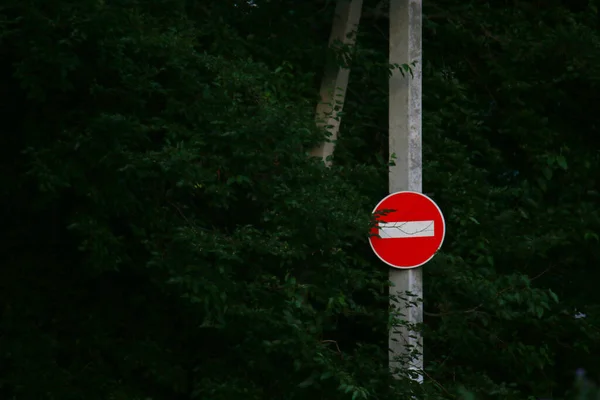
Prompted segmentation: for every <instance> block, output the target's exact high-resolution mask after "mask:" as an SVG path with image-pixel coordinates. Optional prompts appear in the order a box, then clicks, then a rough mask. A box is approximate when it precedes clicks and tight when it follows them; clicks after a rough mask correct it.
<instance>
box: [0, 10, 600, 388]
mask: <svg viewBox="0 0 600 400" xmlns="http://www.w3.org/2000/svg"><path fill="white" fill-rule="evenodd" d="M424 7H425V9H424V14H425V16H424V20H425V21H424V22H425V24H424V65H423V67H424V120H423V122H424V129H423V137H424V160H425V163H424V179H425V182H424V191H425V192H426V193H429V194H430V195H431V197H433V198H434V199H435V200H436V202H437V203H438V204H439V205H440V206H441V208H442V209H443V210H444V212H445V217H446V223H447V226H448V234H447V236H446V241H445V243H444V248H443V252H441V253H440V254H438V255H437V256H436V257H435V259H434V260H433V261H432V262H430V263H429V264H427V266H426V267H425V269H424V274H425V278H424V279H425V293H426V295H425V304H424V307H425V311H426V314H425V323H424V326H423V330H424V336H425V347H424V353H425V360H426V371H425V372H426V378H425V382H424V384H423V385H417V384H414V383H413V382H411V381H410V380H408V379H400V380H393V379H391V378H390V376H389V374H388V371H387V329H388V315H387V301H388V299H387V270H386V269H385V268H383V266H382V265H381V264H380V263H379V262H378V261H377V259H376V257H375V256H373V255H372V254H371V250H370V249H369V247H368V245H367V242H366V232H368V226H369V224H370V215H369V213H370V211H371V209H372V207H373V205H374V204H376V202H377V201H378V199H380V198H381V197H382V196H383V195H384V194H385V193H386V189H387V176H386V173H387V160H388V158H389V155H388V154H387V149H386V146H387V145H386V143H387V137H386V134H387V74H388V64H387V37H386V35H387V34H386V32H387V26H388V21H387V18H386V16H385V12H383V11H382V10H385V7H383V8H382V7H380V4H377V2H375V1H373V2H369V1H365V10H364V13H363V19H362V20H361V25H360V32H359V35H358V41H357V46H356V48H355V49H353V50H352V53H351V55H352V72H351V81H350V89H349V93H348V98H347V102H346V106H345V109H344V116H343V119H342V128H341V132H342V133H341V137H340V140H339V142H338V145H337V148H336V154H335V157H334V165H333V167H332V168H326V167H325V166H324V165H322V163H321V162H320V161H318V160H314V159H310V158H308V157H307V156H306V151H307V150H308V149H310V148H312V147H313V146H314V145H315V144H316V143H318V142H319V141H321V140H322V139H323V136H324V134H323V132H320V131H319V130H317V128H316V127H315V123H314V108H315V105H316V101H317V93H318V85H319V81H320V77H321V73H322V70H323V66H324V63H325V60H326V58H327V49H326V43H327V38H328V35H329V29H330V24H331V20H332V16H333V9H334V4H333V2H330V1H321V2H319V1H315V2H297V1H296V2H293V1H285V0H280V1H268V0H265V1H256V2H254V3H252V4H249V3H245V2H234V1H229V0H219V1H202V2H195V1H180V0H171V1H169V2H167V1H162V0H149V1H147V2H137V1H131V0H118V1H112V0H103V1H97V0H95V1H92V0H78V1H71V0H51V1H49V0H45V1H41V0H31V1H28V2H23V1H17V0H6V1H4V2H3V3H2V5H0V59H2V61H3V62H2V63H1V64H0V69H1V72H2V77H3V84H2V88H3V89H4V90H3V91H2V93H1V94H0V98H1V102H2V107H1V108H0V109H1V110H2V116H3V119H2V120H3V129H4V135H2V146H1V149H2V151H3V154H2V158H1V159H0V168H1V169H2V172H3V173H2V175H1V176H2V180H3V181H2V202H3V203H2V210H3V213H4V214H3V218H2V221H3V225H2V229H3V236H4V238H5V239H4V240H3V241H2V242H1V246H2V248H1V253H2V254H3V255H4V256H5V257H4V263H3V268H2V269H1V270H0V271H1V272H0V274H1V276H0V302H1V305H2V309H1V310H2V319H1V322H0V397H1V398H5V399H27V400H28V399H61V400H69V399H73V400H76V399H86V400H88V399H103V400H104V399H119V400H135V399H140V400H141V399H153V400H160V399H168V400H176V399H193V398H199V399H210V400H220V399H228V400H229V399H282V400H285V399H294V400H296V399H309V398H310V399H315V398H322V399H328V400H331V399H353V400H354V399H382V398H386V399H390V398H397V399H403V398H406V397H407V396H408V395H410V393H411V392H413V391H415V390H416V391H418V392H419V395H420V396H421V397H422V398H426V399H449V398H459V397H460V396H462V395H461V393H463V392H464V393H467V392H469V393H471V395H473V396H475V397H477V398H493V399H498V400H510V399H519V400H522V399H526V398H529V397H531V398H535V397H540V398H541V397H548V398H550V397H552V398H555V399H558V398H566V397H570V396H571V395H572V392H571V391H570V389H571V387H572V382H573V374H574V371H575V369H577V368H585V369H586V370H587V371H588V373H589V375H590V376H592V377H594V376H596V375H598V373H600V371H599V370H598V366H597V363H596V360H595V358H594V357H593V355H594V354H597V352H598V351H599V350H600V349H599V348H598V346H599V343H600V337H599V332H598V328H597V327H598V321H599V318H600V315H599V314H598V312H599V305H600V297H599V294H598V291H597V290H595V284H596V281H597V278H599V273H598V272H597V271H596V269H595V264H596V263H597V261H598V260H599V259H600V253H599V250H598V248H599V247H598V242H599V241H600V240H599V239H598V235H599V233H598V232H599V231H600V229H599V228H600V208H599V207H598V205H599V204H600V202H599V201H598V200H599V193H598V178H597V171H598V170H599V167H600V157H599V152H598V148H600V147H599V145H600V143H599V142H598V135H597V130H598V122H599V121H598V114H597V113H596V112H595V106H596V103H597V101H598V100H599V99H598V93H599V91H598V89H599V87H598V86H599V84H600V71H598V68H600V67H599V66H600V62H599V61H600V49H599V34H598V29H597V27H598V13H597V8H596V5H595V2H594V1H568V2H560V1H552V0H547V1H518V2H504V1H495V2H491V1H489V2H488V1H470V2H461V1H457V0H436V1H435V2H425V5H424ZM578 313H583V314H585V318H576V316H577V315H578ZM579 316H581V315H579ZM586 382H587V381H586Z"/></svg>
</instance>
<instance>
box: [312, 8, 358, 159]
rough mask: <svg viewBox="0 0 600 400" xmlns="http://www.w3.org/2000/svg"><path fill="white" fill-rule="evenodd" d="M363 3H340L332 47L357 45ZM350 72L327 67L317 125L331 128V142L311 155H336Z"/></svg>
mask: <svg viewBox="0 0 600 400" xmlns="http://www.w3.org/2000/svg"><path fill="white" fill-rule="evenodd" d="M361 9H362V0H338V2H337V7H336V9H335V15H334V17H333V25H332V27H331V36H330V37H329V45H330V46H331V45H333V44H334V43H336V42H340V43H343V44H345V45H350V46H352V45H354V40H355V35H354V34H353V33H354V32H355V31H356V30H357V28H358V22H359V20H360V14H361ZM349 76H350V69H348V68H340V67H339V65H338V64H337V63H335V62H329V63H328V65H327V66H326V67H325V74H324V76H323V80H322V82H321V102H320V103H319V104H318V105H317V112H316V114H317V115H316V117H317V124H318V125H319V126H321V127H330V128H329V132H330V133H331V138H330V139H331V140H332V141H331V142H324V143H322V144H321V145H320V146H319V147H317V148H315V149H313V150H312V151H311V154H312V155H313V156H316V157H321V158H323V160H326V159H327V157H329V156H331V155H332V154H333V150H334V146H335V143H334V142H333V141H335V140H336V139H337V137H338V132H339V129H340V118H339V117H338V115H337V114H338V113H339V112H341V111H342V108H343V106H344V99H345V97H346V89H347V87H348V78H349Z"/></svg>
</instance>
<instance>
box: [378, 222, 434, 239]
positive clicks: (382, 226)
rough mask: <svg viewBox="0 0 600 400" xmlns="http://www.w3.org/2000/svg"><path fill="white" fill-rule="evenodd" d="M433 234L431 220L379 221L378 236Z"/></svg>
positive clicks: (390, 237)
mask: <svg viewBox="0 0 600 400" xmlns="http://www.w3.org/2000/svg"><path fill="white" fill-rule="evenodd" d="M431 236H434V229H433V221H406V222H380V223H379V237H380V238H382V239H401V238H411V237H431Z"/></svg>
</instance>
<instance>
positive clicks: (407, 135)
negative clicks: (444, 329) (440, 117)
mask: <svg viewBox="0 0 600 400" xmlns="http://www.w3.org/2000/svg"><path fill="white" fill-rule="evenodd" d="M421 9H422V3H421V0H390V18H389V20H390V48H389V51H390V54H389V59H390V64H394V65H395V64H398V65H403V64H408V65H412V76H411V74H410V73H406V72H405V74H404V76H403V74H402V73H401V71H400V70H399V69H397V68H396V69H394V72H393V75H392V77H391V78H390V81H389V153H390V155H395V157H396V158H395V160H394V161H395V165H394V166H391V167H390V170H389V191H390V193H394V192H398V191H404V190H410V191H415V192H421V191H422V168H421V114H422V107H421V79H422V69H421V12H422V11H421ZM413 63H414V64H413ZM422 276H423V275H422V270H421V268H412V269H408V270H400V269H395V268H392V269H390V281H391V282H392V284H393V286H392V287H391V288H390V308H391V310H394V311H395V312H398V313H400V314H402V318H403V319H404V320H406V321H407V322H408V323H409V324H416V323H420V322H422V321H423V309H422V304H421V303H417V305H412V306H411V305H407V304H406V303H407V302H408V301H410V302H415V301H416V300H417V299H418V298H422V297H423V285H422ZM407 292H409V293H411V294H412V295H414V296H407V295H406V294H407ZM396 297H403V298H406V300H399V301H398V302H395V301H393V298H396ZM421 346H422V337H421V336H420V334H418V333H417V332H414V331H410V329H407V328H405V327H402V326H401V327H397V328H393V329H392V330H391V331H390V334H389V347H390V370H391V371H392V372H394V371H396V370H397V368H400V367H402V366H401V365H400V364H399V363H398V361H397V358H398V357H406V356H407V355H408V354H409V353H410V351H411V350H412V349H413V348H418V350H419V352H420V351H421ZM410 369H413V370H416V371H421V370H422V369H423V358H422V355H419V356H418V357H416V358H414V359H413V360H412V362H411V365H410ZM421 379H422V375H421V374H420V373H419V381H420V380H421Z"/></svg>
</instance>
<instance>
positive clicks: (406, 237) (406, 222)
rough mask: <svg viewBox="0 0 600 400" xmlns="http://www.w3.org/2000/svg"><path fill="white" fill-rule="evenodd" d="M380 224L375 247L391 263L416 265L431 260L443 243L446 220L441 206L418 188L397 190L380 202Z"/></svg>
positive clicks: (372, 239) (373, 237)
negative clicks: (415, 189) (416, 189)
mask: <svg viewBox="0 0 600 400" xmlns="http://www.w3.org/2000/svg"><path fill="white" fill-rule="evenodd" d="M373 213H374V214H375V213H376V219H377V226H374V227H373V228H372V229H371V237H370V238H369V243H370V244H371V248H372V249H373V251H374V252H375V254H376V255H377V257H379V259H381V261H383V262H384V263H386V264H387V265H389V266H391V267H394V268H401V269H407V268H415V267H419V266H421V265H423V264H425V263H426V262H427V261H429V260H431V259H432V258H433V256H434V255H435V253H436V252H437V251H438V250H439V248H440V247H442V242H443V241H444V235H445V234H446V224H445V222H444V216H443V215H442V211H441V210H440V208H439V207H438V206H437V204H435V203H434V202H433V200H431V199H430V198H429V197H427V196H425V195H424V194H422V193H418V192H396V193H392V194H390V195H389V196H387V197H385V198H384V199H383V200H381V201H380V202H379V204H377V206H376V207H375V209H374V210H373Z"/></svg>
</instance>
